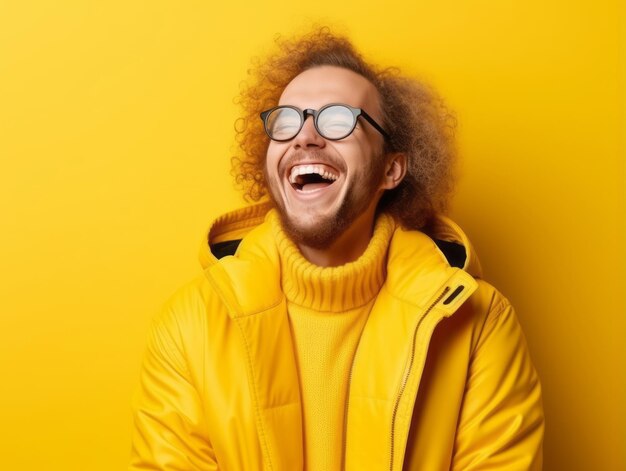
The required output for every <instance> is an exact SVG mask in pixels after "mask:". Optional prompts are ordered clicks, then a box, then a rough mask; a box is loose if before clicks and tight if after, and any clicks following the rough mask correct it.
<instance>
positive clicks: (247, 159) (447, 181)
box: [231, 27, 456, 229]
mask: <svg viewBox="0 0 626 471" xmlns="http://www.w3.org/2000/svg"><path fill="white" fill-rule="evenodd" d="M276 44H277V46H278V51H277V52H275V53H274V54H271V55H270V56H269V57H266V58H264V59H263V60H261V59H259V58H256V59H254V60H253V64H252V67H251V69H250V70H249V71H248V73H249V75H250V77H251V81H250V82H248V83H246V84H244V85H242V88H241V92H240V95H239V97H238V99H237V103H238V104H239V105H241V107H242V108H243V115H242V117H241V118H239V119H238V120H237V122H236V123H235V130H236V133H237V136H236V139H237V143H238V145H239V152H238V153H237V155H235V156H234V157H232V159H231V164H232V174H233V176H234V177H235V182H236V183H237V184H238V186H239V187H240V188H241V189H242V190H243V191H244V196H245V198H246V199H247V200H248V201H258V200H260V199H261V198H262V197H264V196H265V195H267V193H268V189H267V184H266V182H265V178H264V172H263V168H264V165H265V156H266V153H267V147H268V144H269V138H268V137H267V135H266V134H265V131H264V129H263V122H262V121H261V119H260V118H259V113H260V112H261V111H263V110H266V109H268V108H271V107H273V106H276V104H277V103H278V100H279V98H280V95H281V94H282V92H283V90H284V89H285V87H286V86H287V85H288V84H289V82H291V81H292V80H293V79H294V78H295V77H296V76H297V75H299V74H300V73H302V72H303V71H305V70H307V69H310V68H313V67H318V66H322V65H330V66H336V67H342V68H345V69H348V70H352V71H354V72H356V73H358V74H360V75H362V76H363V77H365V78H366V79H368V80H369V81H370V82H372V84H374V86H375V87H376V89H377V90H378V92H379V94H380V103H381V109H382V112H383V122H382V126H383V128H384V129H385V130H386V131H387V132H388V133H389V135H390V139H387V140H385V146H384V149H383V150H384V153H385V154H388V153H393V152H402V153H404V154H405V155H406V157H407V173H406V176H405V177H404V179H403V181H402V182H401V183H400V185H398V187H396V188H394V189H393V190H388V191H387V192H386V193H385V194H384V195H383V197H382V199H381V201H380V202H379V205H378V211H385V212H387V213H390V214H391V215H393V216H394V217H395V218H396V220H398V222H399V223H400V224H401V225H402V226H404V227H405V228H408V229H420V228H422V227H424V226H425V225H426V224H428V222H429V220H430V219H431V217H432V215H433V214H435V213H443V212H445V210H446V208H447V205H448V201H449V198H450V195H451V192H452V189H453V182H454V173H455V172H454V169H455V163H456V148H455V145H454V129H455V126H456V120H455V118H454V116H453V114H452V113H451V112H450V111H449V109H448V108H447V107H446V106H445V104H444V102H443V101H442V99H441V98H440V97H439V96H438V95H437V94H436V93H435V92H434V91H433V90H432V89H431V88H430V87H428V86H427V85H426V84H424V83H422V82H421V81H418V80H415V79H412V78H408V77H403V76H402V75H400V72H399V70H398V69H396V68H385V69H380V68H378V67H376V66H374V65H372V64H369V63H367V62H365V60H364V59H363V58H362V56H361V55H360V54H359V53H358V52H357V51H356V50H355V49H354V46H353V45H352V44H351V42H350V41H349V40H348V39H347V38H346V37H343V36H338V35H335V34H333V33H332V32H331V30H330V29H329V28H328V27H319V28H316V29H314V30H313V31H311V32H309V33H308V34H305V35H303V36H299V37H296V38H286V39H285V38H281V37H278V38H277V39H276Z"/></svg>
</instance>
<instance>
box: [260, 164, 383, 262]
mask: <svg viewBox="0 0 626 471" xmlns="http://www.w3.org/2000/svg"><path fill="white" fill-rule="evenodd" d="M384 168H385V162H384V155H382V154H381V155H376V156H374V157H373V158H372V160H371V162H370V164H369V165H368V166H367V168H365V169H364V170H363V171H362V173H361V176H360V177H359V178H357V179H354V180H352V182H351V183H350V185H349V187H348V189H347V191H346V193H345V195H346V196H345V197H344V199H343V201H342V202H341V205H340V206H339V208H338V209H337V210H336V211H335V212H334V213H333V214H330V215H329V216H327V217H319V218H317V219H316V221H315V222H314V227H310V226H308V225H306V226H305V225H304V224H300V223H298V222H297V220H295V219H294V218H291V217H290V216H289V214H288V213H287V210H286V208H285V203H284V201H283V200H282V199H281V198H280V192H279V191H278V189H277V188H274V187H272V185H271V184H270V185H269V190H270V191H269V194H270V197H271V199H272V202H273V203H274V207H275V208H276V210H277V212H278V215H279V217H280V221H281V224H282V228H283V231H284V232H285V234H287V237H289V238H290V239H291V240H292V241H293V242H294V243H295V244H296V245H298V246H306V247H311V248H313V249H318V250H319V249H324V248H327V247H330V246H331V245H332V243H333V242H334V241H336V240H337V239H338V238H339V237H340V236H341V235H342V234H343V233H344V232H345V231H346V230H347V229H348V228H349V227H350V226H351V225H352V224H353V223H354V221H356V219H357V218H358V217H359V216H360V215H361V214H363V212H364V211H365V210H367V208H368V207H369V206H370V204H371V203H372V200H373V199H374V198H375V196H376V191H377V189H378V187H379V184H380V182H381V180H382V177H383V175H382V172H383V171H384ZM266 181H267V182H271V180H269V179H268V178H267V174H266Z"/></svg>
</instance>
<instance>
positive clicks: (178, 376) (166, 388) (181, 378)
mask: <svg viewBox="0 0 626 471" xmlns="http://www.w3.org/2000/svg"><path fill="white" fill-rule="evenodd" d="M180 339H181V336H180V334H179V332H178V329H177V324H176V319H175V316H174V315H173V313H172V312H170V311H168V310H167V309H166V310H165V311H164V313H163V314H162V315H161V316H158V317H157V318H156V319H155V320H154V322H153V324H152V327H151V329H150V331H149V334H148V340H147V348H146V352H145V355H144V359H143V364H142V370H141V376H140V384H139V388H138V390H137V392H136V394H135V396H134V399H133V417H134V430H133V444H132V451H131V462H130V467H129V470H130V471H138V470H162V471H183V470H184V471H215V470H217V469H218V467H217V463H216V459H215V455H214V452H213V449H212V447H211V443H210V440H209V437H208V434H207V426H206V423H205V419H204V416H203V410H202V405H201V401H200V397H199V394H198V392H197V390H196V388H195V387H194V385H193V384H192V382H191V380H190V375H189V372H188V369H187V367H186V361H185V357H184V355H183V353H182V352H183V349H182V347H181V345H180V343H181V340H180Z"/></svg>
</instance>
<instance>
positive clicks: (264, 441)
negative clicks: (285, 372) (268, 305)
mask: <svg viewBox="0 0 626 471" xmlns="http://www.w3.org/2000/svg"><path fill="white" fill-rule="evenodd" d="M237 327H238V328H239V331H240V332H241V336H242V338H243V343H244V346H245V348H246V361H247V363H248V375H249V376H250V382H251V383H252V385H253V387H252V388H251V390H252V394H253V396H254V402H255V406H256V407H255V408H254V409H255V410H254V412H255V415H256V419H257V423H258V426H259V434H260V435H261V438H262V440H260V441H261V446H262V447H263V448H264V449H265V453H266V455H267V460H268V463H267V466H268V468H269V469H272V457H271V455H270V449H269V446H268V444H267V434H266V432H265V427H264V424H263V418H262V417H261V411H260V408H261V406H260V404H259V397H258V394H257V387H258V385H257V383H256V381H255V379H254V374H253V372H254V369H253V366H252V362H251V360H250V346H249V345H248V338H247V337H246V334H245V332H244V329H243V327H242V326H241V323H239V322H237Z"/></svg>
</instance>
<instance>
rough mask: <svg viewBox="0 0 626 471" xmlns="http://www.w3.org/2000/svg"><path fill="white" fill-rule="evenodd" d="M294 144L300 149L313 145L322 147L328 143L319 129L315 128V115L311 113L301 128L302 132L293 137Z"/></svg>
mask: <svg viewBox="0 0 626 471" xmlns="http://www.w3.org/2000/svg"><path fill="white" fill-rule="evenodd" d="M293 145H294V146H295V147H296V148H300V149H306V148H311V147H320V148H321V147H324V146H325V145H326V140H325V139H324V138H323V137H322V136H320V135H319V133H318V132H317V129H315V124H314V123H313V116H310V115H309V116H307V117H306V119H305V120H304V124H303V125H302V129H300V132H299V133H298V134H297V135H296V137H294V138H293Z"/></svg>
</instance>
